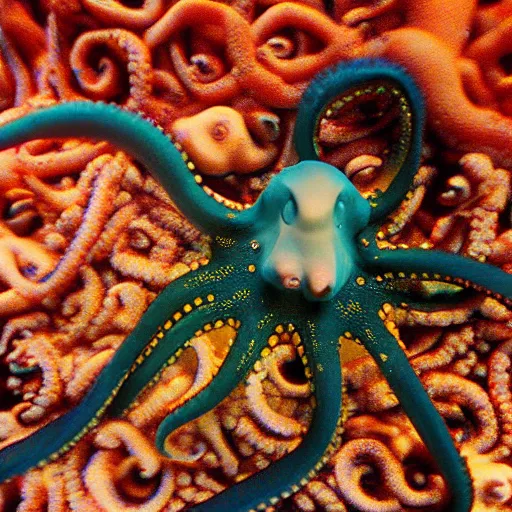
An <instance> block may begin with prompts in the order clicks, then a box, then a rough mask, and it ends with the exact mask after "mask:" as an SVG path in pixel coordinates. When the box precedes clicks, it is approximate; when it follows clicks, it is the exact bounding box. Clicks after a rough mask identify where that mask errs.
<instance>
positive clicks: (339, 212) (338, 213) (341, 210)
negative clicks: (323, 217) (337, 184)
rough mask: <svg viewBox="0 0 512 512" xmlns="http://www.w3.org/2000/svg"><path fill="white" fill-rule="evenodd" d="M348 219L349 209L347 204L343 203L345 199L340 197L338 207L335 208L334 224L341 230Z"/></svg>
mask: <svg viewBox="0 0 512 512" xmlns="http://www.w3.org/2000/svg"><path fill="white" fill-rule="evenodd" d="M346 219H347V209H346V208H345V203H344V202H343V199H341V198H340V197H338V199H337V200H336V205H335V206H334V222H335V223H336V226H338V227H339V228H340V227H341V226H342V224H343V223H344V222H345V221H346Z"/></svg>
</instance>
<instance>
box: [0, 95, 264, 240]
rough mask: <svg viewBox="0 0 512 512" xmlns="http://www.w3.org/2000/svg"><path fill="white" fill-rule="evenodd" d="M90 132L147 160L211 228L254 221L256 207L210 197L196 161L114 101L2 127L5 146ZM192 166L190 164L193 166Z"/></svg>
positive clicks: (192, 215) (41, 113) (190, 212)
mask: <svg viewBox="0 0 512 512" xmlns="http://www.w3.org/2000/svg"><path fill="white" fill-rule="evenodd" d="M52 137H60V138H61V137H91V138H93V139H98V138H99V139H102V140H108V141H109V142H111V143H112V144H115V145H116V146H119V147H120V148H121V149H123V150H125V151H126V152H127V153H129V154H131V155H132V156H134V157H135V158H136V159H137V160H139V161H140V162H142V163H143V164H144V165H145V166H146V168H147V169H148V170H149V171H150V172H151V173H152V174H153V176H154V177H155V178H156V179H157V180H158V181H159V182H160V184H161V185H162V186H163V187H164V189H165V190H166V191H167V193H168V194H169V196H170V197H171V198H172V199H173V201H174V202H175V203H176V205H177V206H178V208H179V209H180V210H181V211H182V213H183V214H184V215H185V216H186V217H187V218H188V219H189V220H190V221H191V222H193V223H194V224H195V225H196V226H198V227H199V228H200V229H201V230H203V231H204V232H206V233H209V234H223V235H224V234H226V231H232V230H236V229H240V228H243V227H247V226H249V225H251V224H252V222H253V217H254V212H251V210H247V211H243V212H239V211H237V210H230V209H228V208H226V207H225V206H224V205H222V204H220V203H218V202H217V201H216V200H215V199H213V198H211V197H208V196H207V195H206V194H205V193H204V192H203V191H202V190H201V187H200V186H198V183H199V182H200V181H201V178H200V177H199V176H197V177H195V176H194V175H193V174H192V173H191V172H190V170H193V169H194V165H193V164H192V162H186V163H185V161H184V160H187V158H188V157H187V155H186V154H185V153H183V154H182V153H180V151H179V149H178V146H174V145H173V144H171V143H170V142H169V139H168V138H167V136H166V135H164V134H163V133H162V132H161V131H160V130H159V129H158V128H156V127H155V126H153V125H152V124H151V123H150V122H148V121H145V120H144V119H143V118H141V117H140V116H138V115H135V114H132V113H130V112H126V111H123V110H121V109H119V108H118V107H115V106H113V105H105V104H101V103H87V102H73V103H67V104H61V105H56V106H54V107H50V108H48V109H41V110H38V111H35V112H32V113H31V114H29V115H27V116H25V117H23V118H21V119H18V120H16V121H13V122H12V123H8V124H6V125H4V126H3V127H2V129H1V130H0V149H6V148H8V147H10V146H14V145H18V144H22V143H23V142H26V141H28V140H31V139H37V138H52ZM189 169H190V170H189Z"/></svg>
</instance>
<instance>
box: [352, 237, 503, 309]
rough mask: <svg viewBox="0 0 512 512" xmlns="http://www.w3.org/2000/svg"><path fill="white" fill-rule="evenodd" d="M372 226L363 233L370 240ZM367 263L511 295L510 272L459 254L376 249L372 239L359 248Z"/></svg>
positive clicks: (389, 269) (501, 296) (390, 269)
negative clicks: (366, 245) (364, 246)
mask: <svg viewBox="0 0 512 512" xmlns="http://www.w3.org/2000/svg"><path fill="white" fill-rule="evenodd" d="M373 232H374V228H373V227H371V228H368V229H367V231H366V232H364V233H363V235H362V237H361V238H363V239H367V240H372V238H371V237H372V234H373ZM359 254H360V256H361V257H362V258H363V260H364V261H365V263H366V264H367V265H368V266H369V267H373V269H375V270H380V271H381V272H403V273H404V274H405V276H411V275H414V276H415V278H416V279H423V280H435V281H445V282H452V283H454V284H458V285H460V286H464V287H466V288H475V289H477V290H483V289H487V290H490V291H491V292H494V294H496V296H497V298H498V299H500V298H505V302H509V301H510V299H512V275H510V274H507V273H506V272H503V271H502V270H500V269H499V268H497V267H494V266H493V265H488V264H485V263H480V262H478V261H475V260H471V259H469V258H465V257H463V256H459V255H458V254H450V253H445V252H442V251H432V250H424V249H397V250H379V249H378V248H377V247H376V245H375V244H374V243H371V244H369V245H368V247H366V248H363V249H361V248H360V250H359Z"/></svg>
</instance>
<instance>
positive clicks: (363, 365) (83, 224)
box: [0, 0, 512, 512]
mask: <svg viewBox="0 0 512 512" xmlns="http://www.w3.org/2000/svg"><path fill="white" fill-rule="evenodd" d="M0 28H1V31H0V123H2V124H4V123H7V122H9V121H11V120H13V119H16V118H19V117H22V116H24V115H26V114H27V113H29V112H31V111H32V110H34V109H37V108H40V107H45V106H49V105H53V104H55V103H59V102H69V101H75V100H93V101H103V102H114V103H116V104H118V105H120V106H122V107H123V108H125V109H127V110H131V111H135V112H139V113H140V114H142V115H143V116H144V117H146V118H148V119H150V120H152V121H153V122H154V123H155V124H157V125H159V126H160V127H161V128H162V129H163V130H164V131H165V132H167V133H169V134H172V135H173V137H174V139H175V140H177V141H178V142H179V143H180V144H181V146H182V149H183V151H184V152H186V153H187V155H186V156H185V157H186V158H187V157H189V158H190V161H189V167H190V169H191V170H195V171H196V172H198V173H199V175H200V176H202V180H203V181H202V183H203V185H204V188H205V191H206V193H208V194H209V195H213V196H214V197H216V198H217V199H218V200H219V201H221V202H224V203H226V204H228V205H231V206H234V207H240V208H243V207H244V205H246V204H251V203H253V202H254V201H255V199H256V198H257V197H258V195H259V194H260V192H261V191H262V190H263V189H264V188H265V186H266V185H267V184H268V182H269V180H270V179H271V178H272V176H273V175H275V174H276V173H279V171H280V170H281V169H283V168H284V167H286V166H288V165H292V164H293V163H295V162H296V161H297V156H296V154H295V152H294V148H293V144H292V140H291V139H292V132H293V128H294V122H295V114H296V107H297V105H298V103H299V101H300V98H301V95H302V92H303V91H304V90H305V88H306V87H307V85H308V84H309V82H310V80H311V79H312V78H313V77H314V76H315V75H316V74H317V73H318V72H319V71H321V70H322V69H324V68H326V67H328V66H329V65H330V64H332V63H335V62H337V61H340V60H349V59H353V58H360V57H382V58H385V59H388V60H390V61H392V62H396V63H399V64H401V65H402V66H404V67H405V69H406V70H407V71H408V72H409V73H410V74H411V76H412V77H413V78H414V80H415V81H416V83H417V84H418V86H419V88H420V90H421V91H422V93H423V95H424V98H425V104H426V113H427V127H426V132H425V140H424V145H423V154H422V165H421V167H420V169H419V172H418V175H417V177H416V180H415V189H414V192H413V193H412V194H411V195H410V196H409V197H408V198H407V201H405V202H404V203H403V204H402V206H401V207H400V210H399V212H398V215H396V216H395V217H394V221H393V222H392V223H391V224H389V225H387V226H384V228H383V233H384V235H385V240H383V241H382V242H381V243H382V245H385V244H393V245H394V246H397V247H400V245H401V244H404V245H407V246H421V247H423V248H426V249H429V248H437V249H441V250H445V251H449V252H453V253H460V254H462V255H465V256H467V257H469V258H474V259H477V260H479V261H486V262H488V263H491V264H494V265H497V266H499V267H500V268H502V269H503V270H505V271H507V272H511V273H512V226H511V211H510V195H511V189H510V183H511V176H510V169H512V53H511V52H512V2H510V1H509V0H499V1H492V2H481V3H480V4H478V3H477V2H476V1H470V0H458V1H452V2H447V1H444V2H440V1H436V0H430V1H422V2H420V1H409V2H407V1H404V0H375V1H358V0H339V1H335V2H334V5H332V2H331V1H326V2H325V3H323V2H322V1H321V0H305V1H304V2H279V1H278V0H262V1H260V2H257V1H250V0H235V1H233V2H230V1H228V2H226V3H221V2H218V3H217V2H214V1H210V0H180V1H177V2H169V1H167V0H144V1H142V0H139V1H136V0H135V1H132V0H130V1H117V0H103V1H101V0H26V1H20V0H3V1H1V0H0ZM364 107H365V106H364V105H363V106H362V108H355V109H350V108H349V109H345V110H344V109H343V108H341V109H339V110H338V111H337V112H335V115H332V116H327V117H326V118H325V119H323V120H322V121H321V123H320V128H319V132H318V136H317V146H318V154H319V156H320V158H321V159H322V160H324V161H326V162H329V163H331V164H332V165H334V166H336V167H338V168H339V169H340V170H341V171H343V172H345V173H346V174H347V176H349V177H350V179H351V180H352V181H353V183H354V184H355V185H356V186H357V187H358V189H359V190H360V191H361V192H362V193H363V194H367V193H369V192H371V191H372V190H373V189H374V188H375V184H376V183H379V186H380V185H382V183H385V182H386V179H387V177H386V176H383V175H382V173H383V170H384V169H385V162H386V158H387V157H388V156H389V149H390V147H391V146H392V145H393V143H394V142H396V141H395V132H396V118H397V112H396V110H395V109H394V107H393V106H392V105H389V104H387V103H386V102H385V100H383V103H382V104H377V105H370V106H369V107H368V108H364ZM228 172H229V174H226V173H228ZM0 212H1V218H0V329H1V334H0V448H4V447H5V446H8V445H9V444H11V443H13V442H15V441H17V440H19V439H20V438H23V437H25V436H27V435H29V434H31V433H33V432H34V431H36V430H38V429H39V428H41V427H42V426H43V425H45V424H47V423H49V422H50V421H52V420H53V419H55V418H56V417H58V416H59V415H61V414H62V413H64V412H66V411H68V410H70V409H71V408H72V407H73V406H74V405H76V404H77V403H79V402H80V401H81V399H82V398H83V397H84V395H85V394H86V392H87V390H88V389H89V388H90V387H91V385H92V384H93V382H94V380H95V378H96V377H97V376H98V375H99V373H100V372H101V370H102V369H103V368H104V367H105V365H106V364H107V363H108V361H109V360H110V359H111V358H112V356H113V354H114V353H115V352H116V350H117V349H118V347H119V346H120V345H121V343H122V342H123V340H124V338H125V337H126V336H127V334H128V333H130V332H131V330H132V329H133V328H134V327H135V325H136V324H137V322H138V321H139V319H140V318H141V316H142V314H143V312H144V311H145V309H146V308H147V306H148V305H149V304H150V303H151V302H152V301H153V300H154V298H155V297H156V296H157V295H158V294H159V292H161V290H162V289H163V288H164V287H165V286H166V285H167V284H169V283H170V282H172V281H173V280H174V279H176V278H177V277H179V276H181V275H183V274H185V273H187V272H189V271H190V270H191V269H194V268H197V267H199V266H203V265H207V263H208V258H209V245H208V244H209V241H208V239H207V238H206V237H204V236H203V235H202V234H201V233H199V232H198V231H197V230H196V229H195V228H194V227H192V226H191V225H190V224H189V223H188V222H187V220H186V219H184V218H183V217H182V216H181V215H180V213H179V211H178V210H177V209H176V208H175V206H174V205H173V204H172V203H171V202H170V200H169V199H168V197H167V196H166V194H165V193H164V192H163V190H162V189H161V188H160V186H159V185H158V183H157V182H156V181H155V180H154V179H153V178H152V177H151V176H149V175H148V174H147V173H146V171H145V170H144V169H143V168H142V167H141V166H140V165H139V164H138V163H137V162H136V161H134V160H133V159H131V158H130V156H129V155H126V154H124V153H120V152H117V151H116V149H115V148H114V147H112V146H111V145H109V144H107V143H105V142H98V141H88V140H81V139H65V140H50V141H41V140H36V141H33V142H30V143H26V144H23V145H21V146H19V147H17V148H12V149H9V150H6V151H2V152H0ZM43 278H44V279H43ZM418 293H419V294H420V295H421V294H429V293H433V292H432V290H430V289H429V287H428V285H425V286H424V288H423V289H421V290H418ZM386 315H388V318H387V321H388V322H389V323H390V325H391V324H392V325H393V328H394V329H398V330H399V332H400V337H401V339H402V341H403V344H404V347H405V351H406V353H407V355H408V357H409V359H410V361H411V364H412V366H413V368H414V369H415V370H416V372H417V373H418V375H419V377H420V379H421V381H422V383H423V384H424V386H425V388H426V389H427V390H428V393H429V395H430V396H431V398H432V400H433V402H434V404H435V405H436V407H437V408H438V410H439V412H440V414H441V415H442V416H443V418H444V419H445V420H446V421H447V424H448V426H449V428H450V431H451V433H452V435H453V438H454V441H455V443H456V445H457V448H458V449H459V450H460V452H461V453H462V454H463V456H465V457H466V459H467V462H468V466H469V469H470V472H471V476H472V479H473V485H474V492H475V505H474V508H473V510H486V511H501V510H512V457H511V449H512V437H511V434H512V390H511V388H510V368H511V357H512V312H511V311H510V310H509V309H507V308H506V307H505V306H504V305H503V304H501V303H500V302H498V301H497V300H495V299H493V298H490V297H488V296H487V295H486V294H484V293H483V294H472V295H467V296H465V297H464V300H460V301H457V302H456V303H455V304H453V305H452V306H450V307H447V308H446V309H444V310H442V311H435V312H432V313H420V312H418V311H410V310H406V309H396V310H394V311H391V312H387V313H386ZM213 327H215V326H213ZM234 327H236V325H233V326H230V325H225V326H223V327H218V328H213V329H212V330H211V331H210V332H207V333H203V334H201V336H199V337H197V338H194V339H193V340H192V341H191V343H190V346H189V348H187V349H186V351H185V353H184V354H183V356H182V357H180V359H179V361H178V362H177V363H176V364H174V365H172V366H170V367H169V368H168V369H166V370H165V371H164V373H163V375H162V377H161V379H160V381H159V382H158V383H156V384H155V385H154V386H151V387H148V388H147V389H146V390H145V391H144V392H143V394H142V395H141V396H140V397H139V399H138V400H137V403H135V404H134V405H133V407H132V408H131V409H130V410H129V411H128V413H127V414H126V415H125V416H123V417H122V418H119V419H109V418H105V419H102V420H101V421H100V423H99V425H98V426H97V427H96V428H95V429H94V430H93V431H91V432H90V433H89V434H87V435H86V436H85V437H84V438H83V439H82V440H81V441H80V442H79V443H78V444H77V445H76V446H75V447H74V448H73V449H72V450H71V451H69V452H68V453H67V454H65V455H64V456H63V457H61V458H59V459H58V460H56V461H54V462H50V463H48V464H47V465H45V466H44V467H42V468H38V469H34V470H31V471H29V472H28V473H27V474H26V475H25V476H23V477H18V478H15V479H13V480H11V481H9V482H5V483H3V484H0V509H1V510H5V511H9V510H17V511H20V512H27V511H31V512H36V511H37V512H38V511H45V510H49V511H51V512H57V511H66V510H76V511H81V512H82V511H98V510H105V511H112V512H113V511H119V510H128V511H137V510H140V511H145V512H150V511H151V512H153V511H154V512H156V511H160V510H162V511H163V510H168V511H171V510H172V511H174V510H182V509H186V508H187V507H190V506H192V505H193V504H195V503H199V502H201V501H204V500H206V499H208V498H210V497H212V496H213V495H215V494H216V493H218V492H220V491H222V490H223V489H225V488H227V487H229V486H231V485H233V484H234V483H236V482H238V481H240V480H242V479H244V478H247V477H250V475H252V474H254V473H256V472H257V471H259V470H261V469H263V468H265V467H267V466H268V465H269V464H272V462H273V461H275V460H276V459H278V458H280V457H282V456H284V455H285V454H286V453H288V452H289V451H291V450H293V449H294V448H296V447H297V446H298V445H299V444H300V441H301V439H302V437H303V435H304V432H305V431H306V430H307V428H308V425H309V422H310V419H311V415H312V412H313V410H314V399H313V397H312V395H311V389H310V386H309V385H308V383H307V379H306V378H305V376H304V375H303V368H302V366H301V364H300V356H301V355H302V354H300V347H299V350H297V343H295V342H294V339H295V338H294V336H295V333H294V332H293V331H292V330H290V331H288V330H287V329H286V326H285V328H284V329H283V330H282V332H280V333H277V334H278V336H277V337H276V339H275V340H274V343H273V347H272V348H271V349H269V353H268V354H266V357H264V358H263V359H262V360H261V362H260V363H258V364H257V365H256V366H255V369H254V371H253V372H252V373H251V374H250V375H249V376H248V378H247V380H246V382H245V383H244V384H241V385H239V386H238V388H237V389H236V390H235V392H233V393H232V394H231V395H230V396H229V398H228V399H226V400H224V401H223V402H222V403H221V404H220V405H219V406H217V407H216V408H215V409H214V410H213V411H211V412H210V413H208V414H207V415H205V416H203V417H201V418H199V419H198V420H195V421H193V422H191V423H189V424H187V425H185V426H183V427H181V428H180V429H178V430H177V431H176V432H174V433H173V434H172V435H171V436H169V438H168V440H167V449H168V451H169V452H170V453H171V454H172V455H173V457H172V459H167V458H164V457H162V456H161V455H160V454H159V452H158V451H157V450H156V448H155V447H154V443H153V441H154V435H155V430H156V427H157V426H158V424H159V423H160V422H161V421H162V419H163V418H164V417H165V416H167V415H168V414H169V412H171V411H173V410H175V409H176V408H177V407H179V406H180V405H182V404H183V403H185V402H186V401H187V400H188V399H189V398H190V397H191V396H193V395H194V394H195V393H196V392H197V390H198V389H200V388H202V387H204V386H205V385H206V383H208V382H209V381H210V380H211V379H212V378H214V376H215V375H216V374H217V372H218V369H219V367H220V365H221V364H222V361H223V358H224V357H225V356H226V346H227V345H228V340H229V339H230V338H233V337H234V336H235V330H234ZM298 352H299V353H298ZM341 353H342V354H341V356H342V358H343V360H344V361H345V364H344V367H343V370H344V379H345V388H346V389H345V405H346V420H345V424H344V434H343V443H342V445H341V448H340V449H339V450H338V451H337V453H336V454H335V455H334V456H333V457H332V458H331V459H330V461H329V462H328V463H327V465H326V466H325V468H324V469H323V470H322V471H321V472H320V473H319V474H318V475H317V476H315V477H314V478H313V479H311V480H310V481H309V482H308V483H307V484H306V485H305V486H304V487H303V488H302V489H300V490H299V491H298V492H297V493H295V494H294V495H292V496H290V497H288V498H286V499H283V500H282V501H281V502H280V503H279V504H277V505H276V506H275V507H274V508H273V509H274V510H301V511H307V512H309V511H312V512H313V511H316V510H328V511H372V512H378V511H386V512H391V511H397V512H398V511H408V512H410V511H414V510H423V511H429V512H430V511H440V510H444V509H446V503H447V499H448V490H447V488H446V486H445V484H444V482H443V480H442V478H441V477H440V475H439V474H438V473H437V471H436V467H435V464H434V462H433V459H432V457H431V455H430V454H429V453H428V451H427V450H426V449H425V447H424V446H423V444H422V442H421V440H420V439H419V437H418V436H417V434H416V432H415V431H414V428H413V427H412V425H411V424H410V422H409V421H408V419H407V418H406V417H405V415H404V414H403V413H402V412H401V410H400V407H399V405H398V403H397V400H396V398H395V396H394V395H393V394H392V393H391V391H390V389H389V386H388V385H387V383H386V381H385V380H384V378H383V377H382V375H381V374H380V372H379V371H378V369H377V366H376V365H375V363H374V362H373V360H372V359H371V358H370V357H369V356H368V355H367V354H365V352H364V350H363V349H361V348H360V347H359V346H357V345H355V344H354V343H353V342H352V341H351V340H350V339H344V340H343V342H342V348H341Z"/></svg>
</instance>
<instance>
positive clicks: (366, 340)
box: [357, 311, 472, 512]
mask: <svg viewBox="0 0 512 512" xmlns="http://www.w3.org/2000/svg"><path fill="white" fill-rule="evenodd" d="M376 316H377V311H375V312H374V318H375V317H376ZM357 329H358V330H357V334H358V335H359V339H360V340H361V341H362V342H363V344H364V346H365V347H366V349H367V350H368V352H369V353H370V354H371V356H372V357H373V358H374V359H375V362H376V363H377V364H378V366H379V368H380V369H381V371H382V373H383V374H384V376H385V378H386V379H387V381H388V383H389V385H390V386H391V388H392V389H393V392H394V393H395V395H396V396H397V398H398V400H399V401H400V404H401V406H402V408H403V409H404V411H405V413H406V414H407V415H408V416H409V418H410V420H411V421H412V423H413V425H414V427H415V428H416V430H417V431H418V434H419V435H420V437H421V438H422V440H423V442H424V443H425V445H426V446H427V448H428V449H429V451H430V453H431V454H432V456H433V457H434V459H435V460H436V462H437V464H438V466H439V469H440V471H441V473H442V475H443V476H444V478H445V479H446V481H447V483H448V485H449V486H450V489H451V492H452V500H451V503H450V507H449V508H450V510H451V511H452V512H468V511H469V510H470V509H471V503H472V489H471V478H470V476H469V474H468V469H467V467H466V464H465V463H464V461H463V460H462V458H461V456H460V455H459V453H458V452H457V449H456V448H455V446H454V444H453V441H452V438H451V436H450V432H449V431H448V428H447V427H446V424H445V423H444V421H443V419H442V418H441V416H440V415H439V413H438V412H437V410H436V408H435V407H434V405H433V404H432V402H431V400H430V398H429V396H428V394H427V392H426V391H425V389H424V388H423V386H422V385H421V382H420V381H419V380H418V377H417V375H416V373H415V372H414V370H413V369H412V367H411V365H410V364H409V361H408V359H407V356H406V355H405V353H404V352H403V350H402V349H401V348H400V346H399V344H398V342H397V340H396V339H395V338H394V336H392V334H391V333H390V332H389V331H388V330H387V328H386V327H385V326H384V325H383V324H381V323H376V322H369V321H368V319H366V321H365V322H363V325H359V326H358V328H357Z"/></svg>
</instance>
